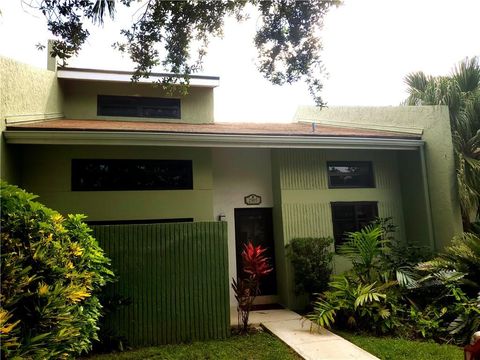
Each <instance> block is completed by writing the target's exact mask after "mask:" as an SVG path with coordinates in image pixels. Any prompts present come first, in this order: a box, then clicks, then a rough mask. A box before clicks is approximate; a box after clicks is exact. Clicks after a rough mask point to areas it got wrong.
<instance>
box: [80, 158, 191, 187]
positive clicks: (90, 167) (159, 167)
mask: <svg viewBox="0 0 480 360" xmlns="http://www.w3.org/2000/svg"><path fill="white" fill-rule="evenodd" d="M184 189H193V172H192V161H191V160H137V159H135V160H130V159H129V160H117V159H106V160H99V159H73V160H72V191H122V190H184Z"/></svg>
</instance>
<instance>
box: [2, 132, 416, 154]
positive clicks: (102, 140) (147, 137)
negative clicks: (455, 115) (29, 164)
mask: <svg viewBox="0 0 480 360" xmlns="http://www.w3.org/2000/svg"><path fill="white" fill-rule="evenodd" d="M3 134H4V137H5V139H6V142H7V143H8V144H41V145H119V146H188V147H245V148H318V149H329V148H330V149H375V150H417V149H418V148H420V147H422V146H423V145H424V141H423V140H419V139H399V138H373V137H341V136H338V137H337V136H325V137H321V136H304V135H303V136H302V135H250V134H249V135H232V134H186V133H166V132H161V133H160V132H128V131H125V132H115V131H51V130H42V131H35V130H7V131H5V132H4V133H3Z"/></svg>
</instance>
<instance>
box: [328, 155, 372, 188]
mask: <svg viewBox="0 0 480 360" xmlns="http://www.w3.org/2000/svg"><path fill="white" fill-rule="evenodd" d="M327 169H328V187H329V188H331V189H332V188H359V187H365V188H371V187H375V183H374V180H373V169H372V163H371V162H370V161H328V162H327Z"/></svg>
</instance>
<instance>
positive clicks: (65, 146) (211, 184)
mask: <svg viewBox="0 0 480 360" xmlns="http://www.w3.org/2000/svg"><path fill="white" fill-rule="evenodd" d="M0 66H1V69H0V71H1V72H0V99H1V102H0V116H1V126H2V127H1V130H2V137H1V176H2V178H3V179H5V180H7V181H8V182H10V183H13V184H16V185H18V186H20V187H22V188H25V189H26V190H28V191H29V192H33V193H35V194H38V195H39V196H40V198H39V200H40V201H41V202H43V203H44V204H46V205H47V206H49V207H51V208H54V209H56V210H58V211H60V212H61V213H64V214H67V213H84V214H86V215H87V216H88V221H89V222H90V223H91V225H92V226H93V227H94V228H95V229H96V230H95V231H96V235H97V237H99V240H100V241H101V243H102V242H103V244H104V246H105V248H106V250H107V253H108V254H109V255H110V256H111V257H112V259H113V260H114V265H115V266H116V267H117V268H119V272H120V273H122V271H125V274H132V273H133V271H134V268H137V269H139V268H141V267H142V266H144V265H145V264H147V263H148V264H150V265H149V267H148V269H147V268H145V269H143V268H142V274H144V273H145V272H148V271H151V274H149V275H148V276H147V275H146V277H145V278H144V279H143V280H141V279H139V278H135V277H130V278H129V277H128V276H130V275H125V276H124V277H123V278H122V276H120V280H119V283H122V284H123V285H122V286H124V287H125V289H127V290H128V291H133V293H131V294H130V293H129V294H130V295H129V296H130V297H134V295H132V294H135V291H140V292H141V291H143V292H145V291H146V292H147V295H145V296H144V299H143V300H142V301H143V302H144V305H142V306H143V307H144V308H145V309H147V308H148V311H147V313H146V315H145V314H144V315H142V316H144V318H143V320H138V319H137V320H135V319H134V320H132V317H131V316H132V315H129V316H130V318H128V319H127V320H124V321H125V324H124V325H123V326H125V328H129V327H132V326H133V325H132V324H136V326H140V327H142V329H145V328H146V329H148V331H147V330H145V334H143V335H138V336H139V337H138V339H137V340H134V342H136V343H139V344H140V343H156V342H171V341H178V340H180V341H183V340H189V339H192V338H202V337H205V338H206V337H221V336H222V334H217V333H216V332H215V331H216V329H217V328H218V324H219V323H222V324H223V325H225V324H227V326H228V321H229V319H230V318H229V316H228V312H229V308H230V307H232V308H235V300H234V297H233V294H232V291H231V290H230V286H229V279H231V278H232V277H236V273H237V258H238V256H239V251H240V250H239V249H241V244H242V243H243V242H245V241H246V240H248V239H252V240H254V241H256V242H259V243H262V244H264V245H265V246H268V247H269V249H270V254H269V255H270V256H271V258H272V261H273V262H274V264H273V265H274V267H275V273H274V274H273V275H272V276H271V277H270V278H269V279H268V281H267V282H266V284H265V286H264V289H263V296H260V297H259V299H258V301H259V303H267V304H268V303H279V304H282V305H284V306H286V307H290V308H296V307H297V306H298V304H299V303H300V302H301V299H297V298H296V297H295V295H294V292H293V289H294V286H293V284H294V279H293V275H292V271H291V268H290V265H289V262H288V258H287V257H286V253H285V245H286V244H288V243H289V241H290V240H291V239H292V238H295V237H310V236H334V237H335V240H336V245H338V244H339V243H340V242H341V241H342V233H343V232H344V231H348V230H353V229H355V228H358V227H359V226H361V225H362V224H364V223H365V222H367V221H368V220H369V219H371V218H372V217H374V216H380V217H392V218H393V221H394V223H395V224H396V225H398V231H397V234H396V236H397V241H407V240H408V241H409V242H412V243H416V244H422V245H427V246H430V247H431V248H432V249H441V248H442V247H444V246H446V245H447V244H448V243H449V241H450V239H451V238H452V236H453V235H454V234H456V233H459V232H461V230H462V228H461V218H460V209H459V203H458V199H457V195H456V194H457V191H456V188H455V187H456V184H455V174H454V160H453V147H452V139H451V131H450V125H449V117H448V109H447V108H446V107H444V106H424V107H407V106H399V107H381V108H368V107H366V108H358V107H352V108H349V107H344V108H343V107H342V108H326V109H323V110H319V109H317V108H315V107H300V108H299V109H298V111H297V114H296V116H295V119H294V121H293V122H292V123H290V124H271V123H262V124H260V123H242V124H238V123H216V122H214V116H213V108H214V88H215V87H217V86H219V78H217V77H208V76H192V78H191V87H190V90H189V93H188V94H187V95H173V96H172V95H168V94H167V93H165V92H163V90H162V89H161V87H159V86H153V85H152V84H151V83H149V82H148V83H147V82H144V81H140V82H138V83H131V81H130V77H131V74H130V73H126V72H119V71H104V70H91V69H75V68H58V69H57V68H56V66H55V64H53V63H51V62H50V66H49V67H50V69H49V70H41V69H36V68H32V67H29V66H26V65H23V64H20V63H17V62H15V61H13V60H9V59H5V58H0ZM161 76H164V74H154V75H153V76H152V79H151V80H153V81H154V80H156V79H157V78H158V77H161ZM158 224H160V225H158ZM142 226H147V227H148V231H146V230H145V231H144V230H142V229H144V228H143V227H142ZM195 226H197V227H198V229H200V228H202V229H203V230H201V231H200V230H198V231H200V232H199V233H198V234H200V235H198V234H197V233H196V232H195V231H197V230H192V227H195ZM132 229H133V230H132ZM139 229H140V230H139ZM165 229H167V230H168V231H167V230H165ZM195 229H197V228H195ZM205 229H207V230H205ZM129 231H130V232H131V233H129V234H130V235H128V236H130V237H131V238H132V239H134V240H132V242H129V245H128V246H126V245H125V246H124V247H122V246H123V245H122V246H120V245H119V244H123V243H124V242H125V241H126V240H125V239H126V237H128V236H127V235H125V234H126V233H127V232H129ZM162 231H163V232H162ZM165 231H166V232H165ZM158 232H162V234H163V235H162V239H163V240H162V241H165V244H167V245H165V244H164V245H162V246H168V244H170V243H169V242H168V241H170V242H174V243H175V244H177V243H180V240H179V241H178V242H175V241H174V240H175V239H180V238H181V239H183V240H182V241H185V242H184V243H182V244H184V245H182V246H183V247H182V249H180V250H178V249H177V250H178V252H177V253H174V252H172V253H169V252H168V251H167V252H164V253H158V254H160V255H158V256H157V255H155V256H154V255H152V254H154V253H155V251H157V250H158V249H157V248H156V246H157V243H156V240H155V239H156V238H155V236H157V235H156V233H158ZM189 234H190V235H189ZM212 234H214V235H212ZM141 238H145V239H147V238H148V239H149V240H148V241H147V240H145V241H146V242H141V241H140V240H138V239H141ZM190 238H194V239H195V241H196V243H195V245H189V244H191V243H189V241H191V240H188V239H190ZM214 238H215V239H214ZM169 239H170V240H169ZM172 239H173V240H172ZM137 240H138V241H139V242H138V243H136V242H135V241H137ZM159 241H160V240H159ZM192 241H193V240H192ZM162 244H163V243H162ZM208 244H210V245H208ZM172 246H174V245H172ZM175 246H176V245H175ZM195 246H197V247H195ZM139 247H142V251H143V252H140V253H139V252H138V251H140V250H139ZM194 247H195V248H194ZM212 248H216V250H215V251H213V250H212ZM156 249H157V250H156ZM162 249H164V247H162ZM191 249H193V250H191ZM177 250H175V251H177ZM158 251H160V250H158ZM162 251H163V250H162ZM172 251H173V250H172ZM189 251H191V252H192V253H190V252H189ZM210 252H212V253H210ZM213 252H214V253H213ZM162 254H163V255H162ZM185 254H187V255H185ZM133 258H135V259H136V260H135V261H136V262H135V263H133V262H132V261H133V260H131V259H133ZM199 258H201V259H203V260H202V261H204V262H203V263H202V262H199V263H198V264H197V263H195V261H200V260H199ZM119 259H123V260H119ZM209 259H210V260H209ZM120 262H123V263H125V264H126V263H128V264H127V265H128V266H130V267H131V268H126V269H123V268H122V266H127V265H125V264H124V265H122V264H121V263H120ZM164 263H169V264H170V263H171V267H169V268H162V269H161V271H160V270H158V269H153V268H152V266H154V265H155V264H164ZM194 263H195V264H196V265H195V264H194ZM152 264H153V265H152ZM145 266H146V265H145ZM155 266H156V265H155ZM158 266H160V265H158ZM162 266H163V265H162ZM346 266H348V264H345V263H344V262H343V261H342V259H341V258H339V257H337V258H336V259H335V270H336V271H341V270H342V269H343V268H345V267H346ZM122 269H123V270H122ZM152 269H153V270H152ZM147 270H148V271H147ZM202 271H204V273H202V274H203V275H202V277H206V278H207V280H205V279H203V280H201V279H198V278H196V277H195V276H198V274H199V273H200V272H202ZM169 276H170V278H169V279H170V280H168V281H169V282H167V283H166V284H165V283H162V281H163V279H165V278H168V277H169ZM171 276H174V277H173V278H172V277H171ZM175 276H176V277H175ZM145 279H147V280H145ZM200 281H204V282H202V283H201V285H199V286H197V285H198V284H199V282H200ZM127 282H129V284H128V285H125V283H127ZM179 284H180V285H179ZM212 284H213V285H212ZM119 286H120V285H119ZM132 287H135V289H136V290H135V289H133V290H132ZM137 287H138V288H137ZM159 287H161V289H162V291H161V293H160V295H162V296H166V297H167V298H168V299H167V300H168V301H170V302H168V303H166V305H165V304H164V303H162V302H161V301H163V300H160V298H159V297H158V296H160V295H159V294H157V293H155V291H154V290H152V289H156V288H159ZM179 287H181V289H182V290H181V291H180V290H178V288H179ZM139 289H140V290H139ZM142 289H143V290H142ZM185 289H187V290H188V289H190V290H188V291H187V290H185ZM127 290H125V291H127ZM170 293H172V294H173V295H171V296H170ZM165 294H166V295H165ZM175 296H176V297H175ZM192 298H193V299H194V301H192V300H191V299H192ZM162 299H163V298H162ZM179 299H183V300H179ZM185 299H187V300H185ZM189 299H190V300H189ZM135 301H136V300H135V299H134V302H135ZM165 301H166V300H165ZM183 302H185V304H183ZM199 303H201V304H202V305H201V306H199V305H198V304H199ZM152 304H153V305H152ZM162 304H163V305H162ZM137 305H138V302H137ZM137 305H135V306H137ZM180 305H181V306H180ZM175 306H177V308H175ZM182 306H184V307H182ZM203 306H205V307H203ZM140 307H141V306H140ZM164 308H166V309H167V310H165V311H166V312H165V314H166V315H164V317H162V316H163V315H161V314H160V315H159V312H160V311H164V310H161V309H164ZM172 308H175V309H176V310H175V309H174V310H172ZM212 309H213V310H212ZM135 311H139V312H141V311H144V309H143V310H142V309H137V307H135ZM145 311H146V310H145ZM209 311H212V313H211V314H210V313H208V312H209ZM185 313H187V315H184V314H185ZM172 314H173V315H172ZM201 314H210V315H209V316H208V319H210V320H208V319H207V320H208V321H213V322H212V323H211V324H210V325H208V326H206V325H205V324H204V322H205V321H207V320H206V319H203V318H202V316H201ZM182 316H183V317H182ZM125 317H128V316H127V315H125ZM165 317H168V321H170V324H171V325H169V326H171V327H170V328H168V329H166V328H163V330H162V329H160V330H158V329H157V330H155V324H154V323H155V322H165V321H166V320H165ZM212 318H214V319H216V320H211V319H212ZM125 319H126V318H125ZM152 319H153V320H152ZM132 321H133V323H132ZM181 321H185V324H190V325H191V324H193V325H194V326H192V327H193V330H192V331H196V332H195V333H194V334H193V335H192V334H191V333H188V331H189V330H188V329H186V328H187V327H189V326H188V325H184V326H183V325H182V326H183V327H185V329H183V330H182V329H180V330H178V331H179V334H180V333H181V334H184V333H182V331H185V334H187V333H188V334H187V335H181V336H180V335H179V336H177V337H176V338H175V336H173V337H172V338H171V339H170V338H168V336H170V335H162V336H163V337H162V339H161V340H158V337H159V336H160V335H158V334H159V333H160V332H162V331H163V333H162V334H165V333H168V334H170V333H172V332H175V331H177V330H172V329H173V328H174V327H175V326H176V325H175V324H177V323H179V322H181ZM152 322H153V323H152ZM142 324H143V325H142ZM148 324H149V325H148ZM195 324H198V326H197V325H195ZM209 326H210V327H209ZM197 327H198V328H197ZM200 328H201V329H205V328H207V329H213V330H201V329H200ZM198 329H200V330H198ZM137 330H138V329H137ZM137 330H135V331H136V332H135V333H136V334H138V331H137ZM225 333H226V332H224V333H223V334H225ZM136 336H137V335H136ZM145 339H147V340H145Z"/></svg>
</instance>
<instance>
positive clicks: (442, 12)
mask: <svg viewBox="0 0 480 360" xmlns="http://www.w3.org/2000/svg"><path fill="white" fill-rule="evenodd" d="M30 1H36V0H28V1H27V2H30ZM119 10H120V11H119V12H118V13H117V19H116V21H114V22H111V21H107V22H106V23H105V25H104V27H103V28H96V29H92V31H91V32H92V34H94V35H92V36H90V38H89V39H88V41H87V44H86V45H85V46H84V48H83V49H82V51H81V52H80V54H79V55H78V57H77V58H75V59H72V60H71V61H70V62H69V64H68V65H69V66H72V67H84V68H98V69H112V70H132V69H133V64H132V63H131V62H130V60H129V59H128V57H126V56H124V55H121V54H119V53H118V52H116V51H115V50H113V49H112V47H111V44H112V43H113V42H114V41H118V40H121V37H120V35H119V30H120V29H121V28H122V27H128V23H129V22H130V21H131V19H132V12H131V11H130V12H128V11H122V10H121V9H119ZM0 11H1V15H0V55H2V56H6V57H10V58H13V59H16V60H18V61H21V62H24V63H27V64H31V65H34V66H38V67H41V68H45V67H46V58H47V55H46V50H44V51H43V52H42V51H39V50H37V49H36V47H35V44H37V43H43V44H46V42H47V40H48V39H49V38H51V35H50V34H49V33H48V30H47V28H46V21H45V19H44V18H43V16H42V15H41V14H40V13H38V12H37V11H35V10H34V9H32V8H30V7H29V6H28V5H26V4H25V3H24V4H23V5H22V1H21V0H0ZM479 14H480V1H478V0H344V3H343V5H342V6H340V7H338V8H333V9H331V10H330V11H329V13H328V14H327V15H326V17H325V21H324V28H323V30H322V32H321V37H322V42H323V50H322V53H321V54H322V55H321V56H322V59H323V63H324V65H325V68H326V70H327V73H328V75H327V76H328V78H327V79H325V81H324V90H323V92H322V97H323V99H324V100H325V101H326V102H327V104H328V106H396V105H399V104H400V103H401V101H402V100H404V99H405V98H406V96H407V94H406V86H405V84H404V81H403V79H404V77H405V75H407V74H408V73H411V72H415V71H424V72H426V73H428V74H432V75H442V74H445V75H446V74H449V73H450V71H451V70H452V68H453V66H454V65H455V64H457V63H458V62H459V61H460V60H461V59H463V58H465V57H467V56H468V57H472V56H480V41H479V38H480V21H478V16H479ZM256 26H257V18H256V17H255V15H252V16H251V18H250V20H248V21H246V22H245V23H242V24H240V25H239V24H237V23H236V22H235V21H233V20H231V21H227V22H226V25H225V29H224V37H223V39H214V40H212V41H211V44H210V47H209V53H208V56H207V57H206V59H205V64H204V71H203V73H204V74H207V75H217V76H220V86H219V87H218V88H216V89H215V120H216V121H235V122H252V121H261V122H288V121H291V120H292V118H293V116H294V113H295V110H296V108H297V106H299V105H313V100H312V99H311V97H310V95H309V93H308V91H307V88H306V86H305V85H304V84H295V85H286V86H274V85H271V84H269V82H268V81H266V80H265V79H263V77H262V75H261V74H260V73H259V72H258V71H257V70H256V67H255V58H256V51H255V48H254V46H253V35H254V33H255V28H256Z"/></svg>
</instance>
